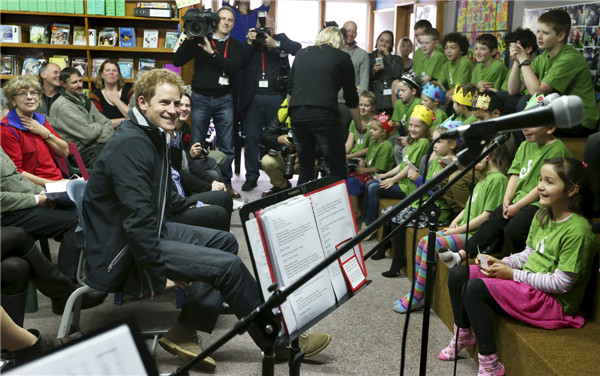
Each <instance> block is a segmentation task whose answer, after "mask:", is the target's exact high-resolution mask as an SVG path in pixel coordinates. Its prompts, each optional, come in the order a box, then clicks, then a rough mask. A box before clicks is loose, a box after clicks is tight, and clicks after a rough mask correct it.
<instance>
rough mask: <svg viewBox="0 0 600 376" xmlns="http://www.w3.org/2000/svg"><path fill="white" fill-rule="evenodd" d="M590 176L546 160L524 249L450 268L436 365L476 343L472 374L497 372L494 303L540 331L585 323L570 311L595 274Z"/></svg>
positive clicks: (567, 162)
mask: <svg viewBox="0 0 600 376" xmlns="http://www.w3.org/2000/svg"><path fill="white" fill-rule="evenodd" d="M589 175H590V174H589V171H587V168H586V167H584V165H583V164H582V163H581V162H580V161H577V160H575V159H572V158H552V159H549V160H546V162H545V163H544V165H543V166H542V168H541V171H540V179H539V183H538V185H537V190H538V192H539V196H540V203H541V205H542V206H543V208H542V209H540V211H539V212H538V213H537V214H536V215H535V219H533V221H532V222H531V223H530V224H529V237H528V238H527V246H526V247H523V248H521V249H524V251H521V252H520V253H514V254H513V255H511V256H510V257H505V258H503V259H502V260H499V259H497V258H495V257H492V256H489V255H481V256H479V257H478V258H477V259H476V264H477V265H471V266H462V267H456V268H453V269H452V270H450V276H449V277H448V290H449V293H450V301H451V302H452V309H453V311H454V312H453V314H454V317H455V322H454V338H453V339H452V340H451V341H450V344H449V345H448V346H447V347H446V348H444V349H443V350H442V351H441V352H440V354H439V358H440V359H441V360H454V359H455V358H456V356H457V354H458V353H459V352H460V351H461V350H462V349H463V348H465V347H468V346H472V345H474V344H475V343H477V345H478V346H479V351H480V352H479V355H478V357H479V374H480V375H504V371H505V370H504V366H503V365H502V363H500V361H499V359H498V356H497V354H496V341H495V336H494V331H495V328H494V326H495V322H494V321H495V320H494V312H495V311H496V307H498V306H499V307H500V308H501V309H502V311H504V312H506V313H507V314H509V315H510V316H512V317H514V318H516V319H518V320H520V321H523V322H525V323H527V324H530V325H534V326H536V327H539V328H542V329H557V328H565V327H575V328H581V327H582V326H583V325H584V323H585V319H584V317H583V316H581V315H578V314H577V311H578V310H579V309H580V306H581V303H582V301H583V299H584V295H585V290H586V287H587V285H588V282H589V280H590V276H591V275H592V273H594V272H595V270H593V260H594V257H595V256H596V252H597V250H596V247H595V241H594V234H593V233H592V231H591V227H590V218H591V215H590V214H591V207H590V205H589V202H590V201H591V200H593V195H592V188H591V179H590V176H589ZM471 241H472V239H471V240H469V242H471ZM515 251H517V250H515ZM441 255H442V254H441V253H440V258H441ZM466 268H469V270H467V269H466ZM463 297H464V299H463ZM467 297H468V298H467ZM471 326H472V328H471Z"/></svg>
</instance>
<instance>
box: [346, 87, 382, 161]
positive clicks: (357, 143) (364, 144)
mask: <svg viewBox="0 0 600 376" xmlns="http://www.w3.org/2000/svg"><path fill="white" fill-rule="evenodd" d="M376 104H377V97H375V94H373V92H371V91H368V90H365V91H363V92H362V93H360V95H359V97H358V112H359V114H360V117H361V120H362V123H363V125H365V127H364V128H363V129H358V128H357V127H356V125H355V124H354V120H352V121H351V122H350V127H349V128H348V138H347V139H346V160H349V159H354V158H360V159H362V158H364V157H365V155H366V154H367V149H368V148H369V142H370V141H371V137H370V136H369V129H370V124H371V122H373V121H374V118H375V116H377V110H376V108H375V105H376Z"/></svg>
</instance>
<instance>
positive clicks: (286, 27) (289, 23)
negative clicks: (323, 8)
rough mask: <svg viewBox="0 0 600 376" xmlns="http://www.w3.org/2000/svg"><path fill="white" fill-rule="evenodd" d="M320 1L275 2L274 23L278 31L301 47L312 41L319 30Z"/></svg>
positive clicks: (294, 0) (291, 0) (281, 0)
mask: <svg viewBox="0 0 600 376" xmlns="http://www.w3.org/2000/svg"><path fill="white" fill-rule="evenodd" d="M319 15H320V2H319V1H317V0H280V1H278V2H277V16H276V18H275V24H276V25H277V32H278V33H285V34H286V35H287V36H288V38H290V39H291V40H293V41H296V42H299V43H302V46H303V47H307V46H310V45H312V44H313V43H314V41H315V37H316V36H317V34H318V33H319V30H321V25H319V23H320V22H319V20H320V16H319Z"/></svg>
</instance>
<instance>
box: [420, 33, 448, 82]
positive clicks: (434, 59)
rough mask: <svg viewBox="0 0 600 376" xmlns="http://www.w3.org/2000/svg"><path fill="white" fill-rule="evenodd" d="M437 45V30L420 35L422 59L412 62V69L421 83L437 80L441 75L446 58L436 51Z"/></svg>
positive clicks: (438, 35)
mask: <svg viewBox="0 0 600 376" xmlns="http://www.w3.org/2000/svg"><path fill="white" fill-rule="evenodd" d="M439 43H440V32H439V31H437V29H434V28H430V29H427V30H425V31H424V32H423V33H421V48H422V49H423V54H424V57H423V59H422V60H420V61H417V62H414V64H413V68H414V72H415V74H416V75H417V77H419V78H420V79H421V81H422V82H423V83H425V82H429V81H432V80H434V79H437V78H438V77H439V76H440V73H442V66H443V65H444V63H445V62H446V57H445V56H444V54H443V53H442V52H440V51H438V45H439Z"/></svg>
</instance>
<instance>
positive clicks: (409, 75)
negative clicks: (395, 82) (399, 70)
mask: <svg viewBox="0 0 600 376" xmlns="http://www.w3.org/2000/svg"><path fill="white" fill-rule="evenodd" d="M400 81H403V82H405V83H406V84H408V86H410V87H412V88H413V89H417V91H418V90H419V89H420V88H421V80H419V79H418V78H417V76H415V74H414V73H413V72H406V73H403V74H402V76H400Z"/></svg>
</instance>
